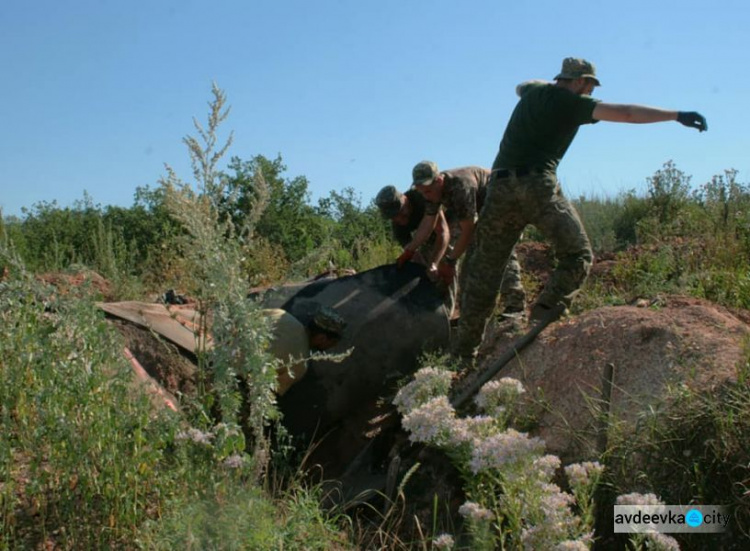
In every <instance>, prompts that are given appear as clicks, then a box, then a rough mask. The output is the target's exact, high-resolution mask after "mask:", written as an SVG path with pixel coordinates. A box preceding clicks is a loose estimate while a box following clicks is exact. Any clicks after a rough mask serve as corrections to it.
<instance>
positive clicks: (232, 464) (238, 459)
mask: <svg viewBox="0 0 750 551" xmlns="http://www.w3.org/2000/svg"><path fill="white" fill-rule="evenodd" d="M244 464H245V458H244V457H242V455H240V454H238V453H233V454H232V455H230V456H229V457H227V458H226V459H225V460H224V461H223V462H222V465H224V466H225V467H226V468H227V469H239V468H240V467H242V465H244Z"/></svg>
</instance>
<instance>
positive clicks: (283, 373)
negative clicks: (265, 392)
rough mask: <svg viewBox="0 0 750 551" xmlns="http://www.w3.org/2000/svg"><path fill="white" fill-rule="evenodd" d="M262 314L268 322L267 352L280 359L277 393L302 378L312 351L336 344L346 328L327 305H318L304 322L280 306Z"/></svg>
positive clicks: (282, 393) (277, 373)
mask: <svg viewBox="0 0 750 551" xmlns="http://www.w3.org/2000/svg"><path fill="white" fill-rule="evenodd" d="M263 315H265V316H266V318H268V320H269V322H270V323H271V342H270V343H269V347H268V351H269V352H270V353H271V354H272V355H273V356H274V357H275V358H277V359H279V360H280V361H281V362H283V365H281V366H280V367H279V368H278V369H277V371H276V376H277V381H278V386H277V389H276V393H277V394H278V395H279V396H283V395H284V394H285V393H286V391H287V390H289V388H290V387H291V386H292V385H293V384H295V383H298V382H299V381H300V380H301V379H302V377H304V375H305V373H306V372H307V360H308V359H309V358H310V354H311V352H322V351H324V350H328V349H329V348H332V347H333V346H335V345H336V344H337V343H338V342H339V340H340V339H341V336H342V334H343V332H344V329H345V328H346V322H345V321H344V319H343V318H342V317H341V316H340V315H339V314H338V313H336V311H335V310H333V309H332V308H329V307H327V306H322V307H320V308H319V309H318V310H317V311H316V312H315V315H314V316H313V317H312V319H311V320H310V321H309V322H308V323H307V324H306V325H303V324H302V323H301V322H300V321H299V320H298V319H297V318H295V317H294V316H293V315H292V314H290V313H289V312H287V311H285V310H281V309H279V308H268V309H265V310H263Z"/></svg>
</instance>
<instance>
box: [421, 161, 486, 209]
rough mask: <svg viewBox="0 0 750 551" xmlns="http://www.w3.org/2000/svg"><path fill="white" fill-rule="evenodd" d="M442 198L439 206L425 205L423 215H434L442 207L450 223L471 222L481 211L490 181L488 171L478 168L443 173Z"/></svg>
mask: <svg viewBox="0 0 750 551" xmlns="http://www.w3.org/2000/svg"><path fill="white" fill-rule="evenodd" d="M442 174H443V178H444V183H443V197H442V199H441V200H440V204H437V203H427V206H426V210H425V214H428V215H434V214H437V211H438V210H439V209H440V206H441V205H442V207H443V211H444V212H445V216H446V218H447V219H448V220H449V221H450V220H453V219H456V220H467V219H469V218H471V219H472V220H473V219H474V218H475V217H476V216H477V215H478V214H479V212H480V211H481V210H482V205H483V204H484V198H485V196H486V195H487V183H488V182H489V180H490V171H489V169H486V168H482V167H478V166H467V167H463V168H453V169H451V170H446V171H444V172H443V173H442Z"/></svg>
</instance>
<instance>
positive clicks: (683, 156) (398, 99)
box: [0, 0, 750, 215]
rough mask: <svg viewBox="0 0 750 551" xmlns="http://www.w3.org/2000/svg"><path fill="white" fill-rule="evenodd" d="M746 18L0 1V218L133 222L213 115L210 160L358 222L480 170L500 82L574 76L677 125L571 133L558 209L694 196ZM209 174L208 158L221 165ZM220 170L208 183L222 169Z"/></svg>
mask: <svg viewBox="0 0 750 551" xmlns="http://www.w3.org/2000/svg"><path fill="white" fill-rule="evenodd" d="M749 6H750V3H748V2H747V0H713V1H710V2H709V1H703V0H695V1H692V2H685V1H684V0H681V1H672V0H667V1H662V0H657V1H653V0H652V1H648V2H645V1H641V0H631V1H629V2H622V1H618V2H610V1H604V0H603V1H600V2H591V1H586V2H582V1H578V0H573V1H568V2H563V1H559V0H554V1H553V0H536V1H534V2H513V3H511V2H503V1H500V0H462V1H458V0H454V1H447V0H433V1H428V0H377V1H369V0H358V1H357V0H350V1H344V0H338V1H336V0H295V1H284V0H256V1H251V0H246V1H239V0H236V1H222V0H214V1H211V2H208V1H203V0H174V1H173V0H169V1H166V0H165V1H159V0H150V1H148V2H146V1H140V0H134V1H130V2H123V1H120V0H96V1H95V0H67V1H64V2H62V1H60V0H54V1H53V0H33V1H32V0H2V3H0V59H1V60H2V61H1V62H0V67H1V68H2V78H1V80H0V83H1V88H0V100H1V101H0V105H1V106H2V107H1V108H0V109H1V110H2V111H1V112H2V118H1V119H0V120H2V132H0V208H2V210H3V214H4V215H14V214H15V215H18V214H20V212H21V207H24V206H26V207H29V206H31V205H33V204H34V203H36V202H38V201H52V200H57V201H58V203H59V204H60V205H62V206H67V205H70V204H72V202H73V201H75V200H78V199H82V198H83V194H84V191H87V192H88V193H89V194H90V196H91V197H92V198H93V200H94V202H95V203H98V204H101V205H108V204H114V205H122V206H126V207H127V206H131V205H132V204H133V194H134V191H135V188H136V187H137V186H145V185H150V186H152V187H153V186H156V185H157V181H158V179H159V177H160V176H162V175H164V173H165V170H164V163H168V164H169V165H171V166H172V167H173V168H175V170H176V171H177V173H178V175H179V176H180V177H181V178H183V179H184V180H186V181H191V178H192V171H191V169H190V164H189V159H188V155H187V151H186V149H185V146H184V145H183V144H182V141H181V140H182V138H183V137H184V136H185V135H187V134H194V130H193V126H192V118H193V117H197V118H198V119H199V120H200V121H205V118H206V113H207V107H206V106H207V102H208V101H209V100H210V99H211V93H210V91H211V82H212V81H214V82H216V83H217V85H218V86H219V87H220V88H222V89H223V90H224V91H225V92H226V94H227V96H228V102H229V104H230V105H231V107H232V111H231V115H230V117H229V119H228V120H227V122H226V123H225V125H224V127H223V128H224V130H225V132H224V136H226V135H227V133H228V131H229V130H233V131H234V134H235V141H234V145H233V146H232V148H231V149H230V151H229V156H232V155H234V156H238V157H240V158H242V159H244V160H248V159H250V158H251V157H252V156H254V155H256V154H263V155H266V156H268V157H275V156H276V155H277V154H279V153H280V154H281V155H282V157H283V159H284V161H285V163H286V165H287V166H288V172H287V174H286V175H287V176H288V177H294V176H298V175H304V176H307V178H308V179H309V180H310V191H311V192H312V199H313V201H317V199H318V198H319V197H323V196H327V195H328V193H329V192H330V191H332V190H336V191H340V190H341V189H343V188H344V187H348V186H350V187H353V188H354V189H355V190H357V192H359V193H360V194H361V196H362V199H363V201H364V203H365V204H366V203H368V202H369V201H370V199H371V198H372V197H373V196H374V195H375V194H376V193H377V191H378V190H379V189H380V188H381V187H382V186H384V185H387V184H394V185H396V186H398V187H400V188H402V189H405V188H406V187H408V185H409V183H410V174H411V168H412V167H413V165H414V164H415V163H416V162H418V161H420V160H422V159H430V160H434V161H436V162H437V163H438V165H439V166H440V167H442V168H452V167H457V166H463V165H470V164H476V165H483V166H489V165H490V164H491V163H492V161H493V159H494V156H495V153H496V151H497V146H498V143H499V141H500V138H501V136H502V132H503V130H504V127H505V123H506V122H507V119H508V116H509V115H510V113H511V111H512V109H513V106H514V105H515V102H516V97H515V93H514V88H515V85H516V84H517V83H518V82H521V81H523V80H527V79H530V78H547V79H551V78H552V77H554V76H555V74H556V73H557V72H558V70H559V68H560V63H561V60H562V58H563V57H566V56H577V57H586V58H588V59H590V60H591V61H593V62H594V63H595V64H596V66H597V69H598V74H599V76H600V80H601V81H602V84H603V86H602V87H601V88H599V89H597V90H596V92H595V95H596V96H597V97H600V98H602V99H603V100H604V101H610V102H617V103H641V104H646V105H652V106H658V107H664V108H669V109H680V110H695V111H699V112H701V113H702V114H703V115H705V117H706V118H707V120H708V126H709V130H708V132H706V133H702V134H701V133H698V132H697V131H695V130H692V129H688V128H685V127H682V126H681V125H679V124H677V123H671V122H670V123H660V124H653V125H625V124H613V123H600V124H598V125H596V126H589V127H584V128H583V129H582V130H581V132H579V134H578V137H577V138H576V141H575V142H574V143H573V145H572V147H571V148H570V150H569V151H568V154H567V155H566V157H565V159H564V160H563V162H562V165H561V167H560V171H559V175H560V177H561V180H562V183H563V189H564V191H565V192H566V193H567V195H568V196H570V197H575V196H577V195H581V194H584V195H587V196H600V197H601V196H605V195H608V196H614V195H616V194H617V193H619V192H621V191H624V190H628V189H631V188H635V189H637V190H641V191H643V190H645V182H646V178H647V177H648V176H650V175H652V174H653V173H654V172H655V171H656V170H658V169H659V168H660V167H661V166H662V164H663V163H664V162H666V161H667V160H670V159H671V160H674V161H675V163H676V164H677V167H678V168H680V169H681V170H683V171H684V172H686V173H688V174H690V175H692V177H693V183H694V184H696V185H699V184H702V183H704V182H706V181H708V180H709V179H710V178H711V176H712V175H714V174H720V173H722V172H723V171H724V170H725V169H728V168H735V169H737V170H739V171H740V175H739V178H740V180H741V181H744V182H747V181H748V178H747V175H748V171H749V170H750V161H749V160H748V153H749V152H750V138H749V137H748V136H749V135H750V128H749V127H750V124H749V122H750V117H749V116H748V102H749V100H748V98H750V63H748V61H750V59H749V58H750V53H749V52H750V48H748V45H747V44H748V38H747V36H748V31H749V30H750V7H749ZM228 160H229V157H227V158H226V161H228ZM225 167H226V163H224V164H222V168H225Z"/></svg>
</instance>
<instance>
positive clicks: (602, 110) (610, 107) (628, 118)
mask: <svg viewBox="0 0 750 551" xmlns="http://www.w3.org/2000/svg"><path fill="white" fill-rule="evenodd" d="M591 117H592V118H593V119H595V120H598V121H609V122H629V123H635V124H646V123H652V122H665V121H678V122H680V123H681V124H683V125H685V126H688V127H690V128H696V129H698V130H699V131H701V132H703V131H704V130H708V124H706V119H705V118H704V117H703V115H701V114H699V113H696V112H694V111H670V110H668V109H660V108H658V107H647V106H645V105H632V104H618V103H597V104H596V107H594V112H593V113H592V115H591Z"/></svg>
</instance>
